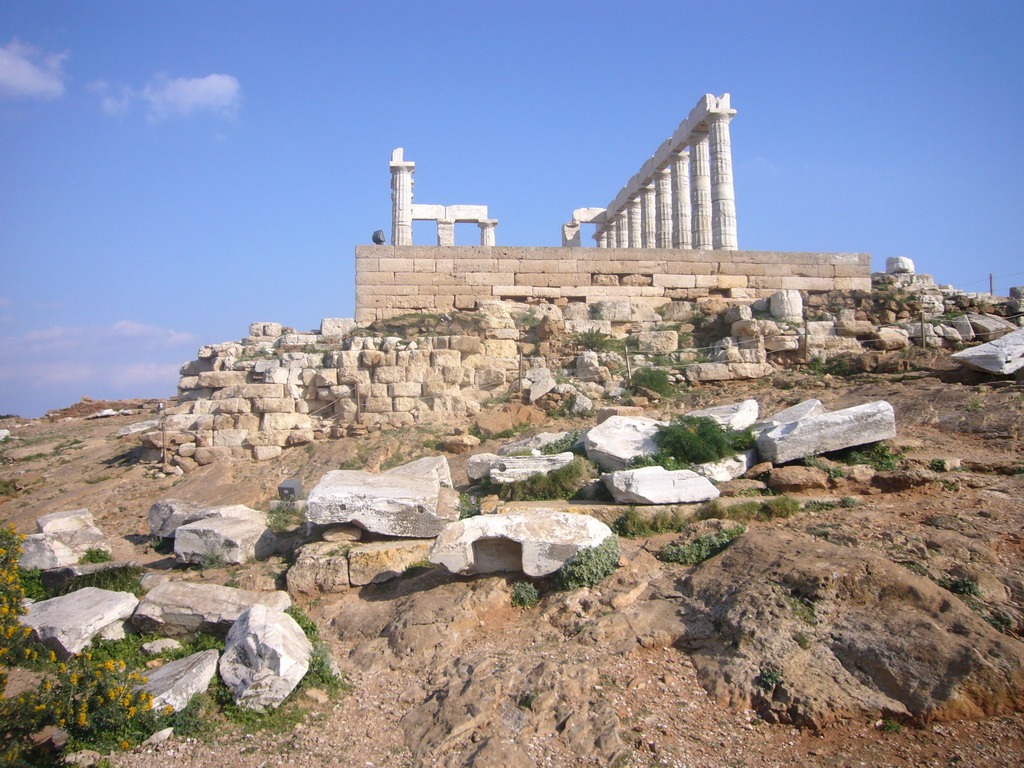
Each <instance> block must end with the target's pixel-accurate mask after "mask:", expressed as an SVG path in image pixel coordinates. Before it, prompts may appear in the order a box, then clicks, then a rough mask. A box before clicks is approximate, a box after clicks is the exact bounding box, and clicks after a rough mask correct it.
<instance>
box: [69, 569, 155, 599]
mask: <svg viewBox="0 0 1024 768" xmlns="http://www.w3.org/2000/svg"><path fill="white" fill-rule="evenodd" d="M142 573H143V569H142V568H140V567H138V566H134V565H124V566H121V567H120V568H108V569H107V570H105V571H96V572H95V573H85V574H82V575H81V576H75V577H73V578H70V579H68V580H67V581H65V582H64V583H63V584H61V585H60V586H59V587H58V588H57V589H56V590H54V595H66V594H69V593H71V592H75V591H77V590H79V589H82V588H84V587H96V588H97V589H108V590H110V591H112V592H130V593H132V594H133V595H136V596H140V597H141V596H142V594H143V590H142Z"/></svg>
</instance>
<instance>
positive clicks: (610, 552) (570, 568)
mask: <svg viewBox="0 0 1024 768" xmlns="http://www.w3.org/2000/svg"><path fill="white" fill-rule="evenodd" d="M619 554H620V552H619V539H618V537H616V536H609V537H608V538H607V539H605V540H604V541H602V542H601V543H600V544H598V545H597V546H596V547H588V548H587V549H581V550H580V551H579V552H577V553H576V554H575V555H573V556H572V558H571V559H569V560H568V561H567V562H566V563H565V565H563V566H562V567H561V568H559V569H558V570H557V571H555V574H554V577H553V584H554V586H555V589H560V590H565V591H568V590H571V589H580V588H581V587H592V586H594V585H595V584H597V583H598V582H599V581H601V579H603V578H604V577H605V576H608V575H609V574H611V573H613V572H614V571H615V569H616V568H618V567H619Z"/></svg>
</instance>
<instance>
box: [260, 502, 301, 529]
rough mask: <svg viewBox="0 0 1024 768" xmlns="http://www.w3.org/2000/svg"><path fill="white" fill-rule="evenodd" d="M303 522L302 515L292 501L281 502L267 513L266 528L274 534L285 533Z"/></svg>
mask: <svg viewBox="0 0 1024 768" xmlns="http://www.w3.org/2000/svg"><path fill="white" fill-rule="evenodd" d="M302 520H303V516H302V513H301V512H299V510H298V508H297V507H296V505H295V502H293V501H282V502H280V503H278V504H277V505H276V506H275V507H274V508H273V509H272V510H270V511H269V512H267V527H268V528H269V529H270V530H272V531H274V532H275V533H280V532H281V531H286V530H288V529H289V528H292V527H294V526H296V525H298V524H299V523H301V522H302Z"/></svg>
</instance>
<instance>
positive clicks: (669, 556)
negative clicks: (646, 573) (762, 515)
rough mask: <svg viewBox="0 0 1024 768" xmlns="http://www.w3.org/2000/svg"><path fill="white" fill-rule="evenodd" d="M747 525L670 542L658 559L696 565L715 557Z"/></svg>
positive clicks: (743, 530)
mask: <svg viewBox="0 0 1024 768" xmlns="http://www.w3.org/2000/svg"><path fill="white" fill-rule="evenodd" d="M746 530H747V529H746V527H745V526H743V525H738V526H736V527H735V528H730V529H729V530H726V531H721V532H719V533H709V534H707V535H706V536H699V537H697V538H696V539H694V540H693V541H691V542H688V543H686V544H669V545H668V546H667V547H665V548H664V549H662V550H661V552H659V553H658V559H659V560H664V561H665V562H667V563H681V564H683V565H696V564H697V563H702V562H704V561H705V560H707V559H708V558H710V557H714V556H715V555H717V554H718V553H719V552H721V551H722V550H723V549H725V548H726V547H728V546H729V545H730V544H732V543H733V541H735V540H736V539H737V538H738V537H739V536H740V535H741V534H743V533H744V532H745V531H746Z"/></svg>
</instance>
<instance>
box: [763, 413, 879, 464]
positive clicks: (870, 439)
mask: <svg viewBox="0 0 1024 768" xmlns="http://www.w3.org/2000/svg"><path fill="white" fill-rule="evenodd" d="M893 437H896V414H895V413H894V412H893V409H892V406H891V405H889V403H887V402H885V401H884V400H878V401H875V402H873V403H865V404H864V405H857V406H854V407H853V408H844V409H843V410H840V411H832V412H831V413H825V414H822V415H820V416H811V417H808V418H805V419H801V420H799V421H794V422H791V423H789V424H781V425H779V426H777V427H773V428H772V429H769V430H766V431H764V432H762V433H761V434H760V435H759V436H758V438H757V450H758V452H759V453H760V454H761V460H762V461H770V462H772V463H773V464H785V463H786V462H787V461H793V460H795V459H802V458H804V457H806V456H816V455H818V454H820V453H828V452H829V451H838V450H841V449H843V448H851V447H853V446H856V445H865V444H867V443H875V442H878V441H879V440H889V439H891V438H893Z"/></svg>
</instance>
